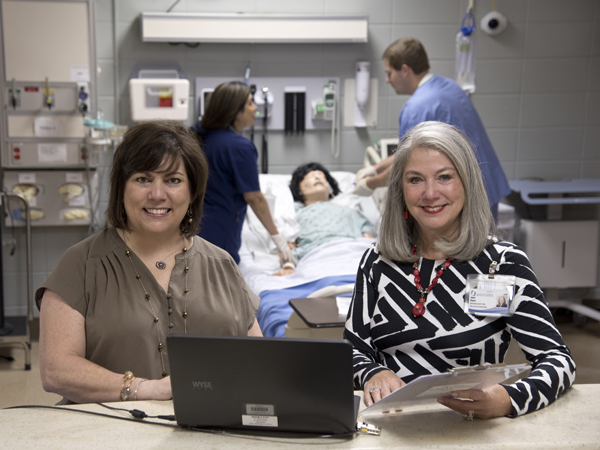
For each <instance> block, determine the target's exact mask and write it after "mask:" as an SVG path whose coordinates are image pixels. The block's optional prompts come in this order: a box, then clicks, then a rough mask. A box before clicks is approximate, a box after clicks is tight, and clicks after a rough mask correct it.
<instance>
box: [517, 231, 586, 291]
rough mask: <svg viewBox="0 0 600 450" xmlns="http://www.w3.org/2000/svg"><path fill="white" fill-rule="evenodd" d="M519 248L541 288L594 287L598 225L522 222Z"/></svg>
mask: <svg viewBox="0 0 600 450" xmlns="http://www.w3.org/2000/svg"><path fill="white" fill-rule="evenodd" d="M520 231H521V238H522V242H521V246H522V247H523V248H524V249H525V252H526V253H527V256H529V260H530V261H531V265H532V267H533V270H534V271H535V274H536V275H537V278H538V281H539V283H540V286H543V287H546V288H569V287H593V286H596V281H597V280H596V274H597V269H598V222H597V221H576V222H575V221H562V220H561V221H543V222H542V221H533V220H521V226H520Z"/></svg>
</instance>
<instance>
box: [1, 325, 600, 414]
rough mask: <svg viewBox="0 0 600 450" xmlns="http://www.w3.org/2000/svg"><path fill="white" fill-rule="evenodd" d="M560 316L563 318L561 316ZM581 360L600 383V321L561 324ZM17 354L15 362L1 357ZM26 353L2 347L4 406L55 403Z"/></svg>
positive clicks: (513, 357)
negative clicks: (28, 365) (28, 367)
mask: <svg viewBox="0 0 600 450" xmlns="http://www.w3.org/2000/svg"><path fill="white" fill-rule="evenodd" d="M557 319H560V318H557ZM558 327H559V329H560V331H561V333H562V334H563V337H564V339H565V342H566V343H567V345H568V346H569V348H570V349H571V353H572V354H573V357H574V358H575V362H576V363H577V380H576V383H581V384H583V383H600V323H598V322H593V321H590V323H588V324H586V325H585V326H584V327H583V328H577V327H575V326H574V325H573V324H572V323H570V322H569V323H559V325H558ZM1 355H5V356H13V357H14V361H12V362H10V361H7V360H6V359H5V358H3V357H1ZM521 359H522V360H523V361H524V358H523V357H522V353H521V351H520V350H519V348H518V346H512V345H511V348H510V349H509V356H507V362H509V363H515V362H519V361H520V360H521ZM24 364H25V356H24V352H23V350H22V349H21V348H17V347H15V348H14V349H11V348H9V347H0V408H6V407H8V406H16V405H27V404H29V405H53V404H55V403H56V402H58V401H59V400H60V397H59V396H58V395H56V394H49V393H47V392H44V390H43V389H42V383H41V381H40V371H39V358H38V343H37V342H35V341H34V342H33V343H32V349H31V370H28V371H26V370H24Z"/></svg>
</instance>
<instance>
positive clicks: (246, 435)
mask: <svg viewBox="0 0 600 450" xmlns="http://www.w3.org/2000/svg"><path fill="white" fill-rule="evenodd" d="M96 404H97V405H100V406H102V407H104V408H107V409H111V410H114V411H123V412H127V413H129V414H131V415H132V416H133V417H134V419H130V418H128V417H120V416H113V415H111V414H104V413H99V412H95V411H85V410H82V409H74V408H66V407H64V406H60V407H59V406H46V405H20V406H10V407H8V408H4V409H5V410H8V409H55V410H59V411H72V412H78V413H83V414H89V415H92V416H100V417H107V418H109V419H118V420H126V421H128V422H136V423H143V424H147V425H158V426H162V427H169V428H175V429H181V430H190V431H199V432H201V433H208V434H218V435H226V436H231V437H237V438H240V439H251V438H253V439H257V438H260V437H266V438H270V439H269V442H278V440H277V439H282V438H286V437H287V438H294V439H319V438H326V439H346V438H351V437H354V436H355V435H358V434H371V433H367V432H366V430H365V429H364V427H360V428H359V429H357V430H355V431H350V432H348V433H340V434H321V435H314V434H310V433H286V432H281V435H275V434H273V432H268V431H260V430H256V431H255V430H248V431H244V430H235V431H229V430H217V429H209V428H195V427H183V426H181V425H177V424H170V423H161V422H148V421H145V420H144V419H160V420H167V421H175V416H174V415H172V414H170V415H158V416H150V415H148V414H146V413H145V412H144V411H141V410H139V409H126V408H116V407H113V406H108V405H105V404H103V403H96ZM279 442H285V443H286V444H300V445H304V444H303V443H301V442H293V441H279Z"/></svg>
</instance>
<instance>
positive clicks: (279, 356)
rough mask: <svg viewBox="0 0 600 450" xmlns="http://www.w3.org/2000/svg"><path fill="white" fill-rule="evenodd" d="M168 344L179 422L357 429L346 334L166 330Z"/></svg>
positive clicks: (283, 428)
mask: <svg viewBox="0 0 600 450" xmlns="http://www.w3.org/2000/svg"><path fill="white" fill-rule="evenodd" d="M167 347H168V351H169V364H170V373H171V387H172V391H173V404H174V409H175V418H176V420H177V423H178V424H179V425H181V426H184V427H192V428H231V429H244V430H261V431H264V430H273V431H293V432H309V433H319V434H340V433H348V432H353V431H354V430H355V427H356V413H355V404H354V403H355V401H354V391H353V382H352V376H353V370H352V346H351V344H350V343H349V342H348V341H345V340H317V339H291V338H260V337H245V336H244V337H240V336H219V337H216V336H183V335H171V336H169V337H168V338H167Z"/></svg>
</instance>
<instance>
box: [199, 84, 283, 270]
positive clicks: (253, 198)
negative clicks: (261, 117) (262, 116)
mask: <svg viewBox="0 0 600 450" xmlns="http://www.w3.org/2000/svg"><path fill="white" fill-rule="evenodd" d="M255 111H256V104H255V103H254V101H253V100H252V94H251V93H250V88H249V87H248V86H247V85H245V84H243V83H240V82H238V81H230V82H226V83H222V84H220V85H219V86H217V88H216V89H215V91H214V92H213V93H212V95H211V97H210V100H209V102H208V105H207V106H206V109H205V112H204V116H202V120H201V121H200V122H199V123H198V125H196V127H195V129H196V132H197V133H198V134H199V135H200V137H201V138H202V147H203V148H204V152H205V154H206V158H207V160H208V165H209V168H210V174H209V177H208V185H207V187H206V195H205V197H204V214H203V217H202V223H201V226H200V237H202V238H204V239H206V240H207V241H208V242H211V243H212V244H215V245H217V246H218V247H221V248H222V249H224V250H226V251H227V252H228V253H229V254H230V255H231V256H232V257H233V259H234V260H235V262H236V263H238V264H239V262H240V257H239V254H238V251H239V249H240V246H241V236H242V225H243V223H244V218H245V217H246V209H247V207H248V205H250V207H251V208H252V210H253V211H254V213H255V214H256V216H257V217H258V219H259V220H260V221H261V223H262V224H263V225H264V227H265V228H266V229H267V231H268V232H269V234H270V235H271V238H272V239H273V241H274V242H275V245H276V246H277V249H278V250H279V253H280V257H281V258H280V259H281V263H282V265H284V264H285V263H286V262H288V261H290V262H293V260H294V259H293V256H292V253H291V250H290V248H289V247H288V245H287V242H286V241H285V239H284V238H283V237H282V236H281V235H280V234H279V232H278V231H277V227H276V226H275V223H274V222H273V218H272V217H271V213H270V211H269V206H268V203H267V201H266V199H265V197H264V196H263V194H262V192H261V191H260V184H259V181H258V164H257V160H258V152H257V151H256V147H255V146H254V143H253V142H252V141H250V140H249V139H246V138H245V137H243V136H242V135H241V134H240V133H241V132H242V130H243V129H244V128H247V127H250V126H252V125H254V117H255Z"/></svg>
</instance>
